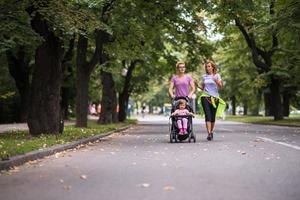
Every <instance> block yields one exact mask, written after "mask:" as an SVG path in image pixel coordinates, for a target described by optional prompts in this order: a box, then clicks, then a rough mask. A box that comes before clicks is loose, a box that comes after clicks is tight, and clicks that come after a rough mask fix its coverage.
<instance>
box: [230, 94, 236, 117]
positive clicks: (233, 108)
mask: <svg viewBox="0 0 300 200" xmlns="http://www.w3.org/2000/svg"><path fill="white" fill-rule="evenodd" d="M231 106H232V115H235V114H236V111H235V108H236V98H235V96H232V97H231Z"/></svg>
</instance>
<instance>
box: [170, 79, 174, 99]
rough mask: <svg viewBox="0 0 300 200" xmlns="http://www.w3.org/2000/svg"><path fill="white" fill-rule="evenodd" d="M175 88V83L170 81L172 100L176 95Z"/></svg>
mask: <svg viewBox="0 0 300 200" xmlns="http://www.w3.org/2000/svg"><path fill="white" fill-rule="evenodd" d="M173 88H174V82H173V81H170V85H169V94H170V97H171V98H174V97H175V95H174V93H173Z"/></svg>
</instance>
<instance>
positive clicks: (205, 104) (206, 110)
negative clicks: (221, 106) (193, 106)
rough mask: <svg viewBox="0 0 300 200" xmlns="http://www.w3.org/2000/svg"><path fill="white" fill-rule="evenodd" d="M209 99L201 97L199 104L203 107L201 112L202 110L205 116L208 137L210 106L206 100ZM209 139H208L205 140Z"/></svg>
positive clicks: (209, 130) (209, 131)
mask: <svg viewBox="0 0 300 200" xmlns="http://www.w3.org/2000/svg"><path fill="white" fill-rule="evenodd" d="M208 98H209V97H201V103H202V107H203V110H204V114H205V124H206V130H207V134H208V137H209V136H210V135H209V134H210V133H211V126H212V124H211V118H212V116H211V107H212V105H211V104H210V102H209V100H208ZM207 139H209V138H207Z"/></svg>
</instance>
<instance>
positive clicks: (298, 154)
mask: <svg viewBox="0 0 300 200" xmlns="http://www.w3.org/2000/svg"><path fill="white" fill-rule="evenodd" d="M167 122H168V119H167V118H163V117H161V118H156V117H148V118H147V117H146V118H141V119H140V125H138V126H135V127H133V128H131V129H129V130H127V131H125V132H122V133H117V134H114V135H112V136H110V137H108V138H106V139H104V140H102V141H101V142H99V143H96V144H92V145H89V146H87V147H83V148H81V149H78V150H73V151H68V152H63V153H60V154H56V155H54V156H51V157H49V158H46V159H42V160H40V161H37V162H34V163H29V164H26V165H24V166H22V167H19V168H16V169H15V170H14V171H11V172H9V173H6V174H2V175H0V199H1V200H2V199H5V200H18V199H20V200H21V199H22V200H27V199H28V200H35V199H43V200H47V199H49V200H50V199H51V200H52V199H61V200H65V199H70V200H71V199H72V200H77V199H87V200H94V199H95V200H99V199H103V200H120V199H122V200H127V199H128V200H143V199H145V200H169V199H172V200H194V199H195V200H199V199H203V200H206V199H207V200H215V199H216V200H217V199H225V200H226V199H230V200H235V199H236V200H240V199H243V200H248V199H249V200H254V199H255V200H266V199H272V200H283V199H284V200H299V197H300V191H299V188H300V129H299V128H287V127H277V126H263V125H251V124H242V123H230V122H222V121H217V128H216V134H215V140H214V141H212V142H208V141H206V140H205V137H206V135H205V130H204V123H203V121H202V120H198V119H196V120H195V125H194V126H195V131H196V132H197V142H196V143H187V142H183V143H177V144H170V143H169V136H168V126H167V125H166V124H167Z"/></svg>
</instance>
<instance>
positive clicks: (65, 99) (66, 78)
mask: <svg viewBox="0 0 300 200" xmlns="http://www.w3.org/2000/svg"><path fill="white" fill-rule="evenodd" d="M74 42H75V36H73V38H72V39H71V40H70V44H69V49H68V51H67V52H66V54H65V56H64V59H63V61H62V71H63V84H62V88H61V110H62V115H63V119H68V118H69V110H68V108H69V104H70V103H69V101H70V98H71V84H70V82H71V81H72V78H73V74H74V73H73V66H72V60H73V55H74V53H73V52H74Z"/></svg>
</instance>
